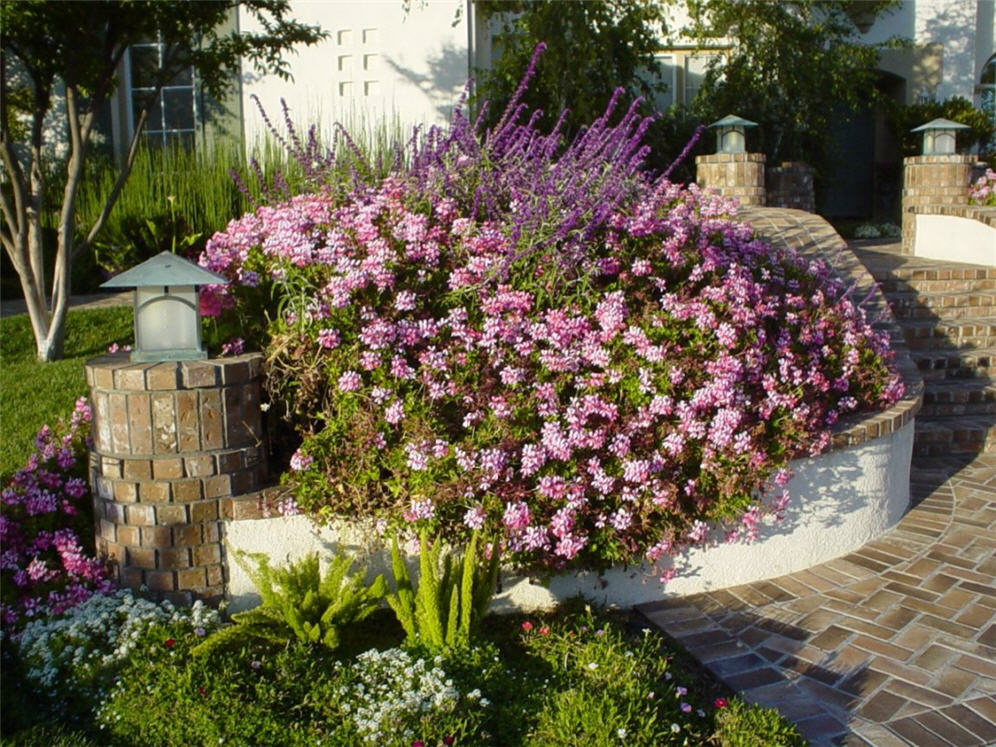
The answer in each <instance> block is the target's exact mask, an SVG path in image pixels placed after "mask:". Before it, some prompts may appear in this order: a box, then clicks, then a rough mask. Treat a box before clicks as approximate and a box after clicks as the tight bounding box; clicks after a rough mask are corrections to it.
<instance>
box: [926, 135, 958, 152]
mask: <svg viewBox="0 0 996 747" xmlns="http://www.w3.org/2000/svg"><path fill="white" fill-rule="evenodd" d="M927 142H928V147H929V150H928V151H927V152H928V153H933V154H935V155H938V156H949V155H951V154H953V153H954V152H955V134H954V133H953V132H949V131H946V130H941V131H940V132H935V133H933V137H931V136H930V134H928V136H927Z"/></svg>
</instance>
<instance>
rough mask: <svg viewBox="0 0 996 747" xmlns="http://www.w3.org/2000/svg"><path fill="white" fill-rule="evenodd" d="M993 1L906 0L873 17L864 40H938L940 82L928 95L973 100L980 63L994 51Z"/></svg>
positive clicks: (922, 43)
mask: <svg viewBox="0 0 996 747" xmlns="http://www.w3.org/2000/svg"><path fill="white" fill-rule="evenodd" d="M994 4H996V3H994V0H929V1H924V0H904V1H903V2H902V3H901V4H900V5H899V6H898V7H897V8H896V9H895V10H894V11H893V12H891V13H886V14H883V15H881V16H880V17H879V18H878V19H876V21H875V23H874V24H873V25H872V27H871V28H870V29H869V30H868V31H867V32H866V33H865V34H864V35H863V36H862V40H863V41H865V42H867V43H870V44H880V43H882V42H885V41H887V40H889V39H891V38H894V37H903V38H907V39H911V40H912V41H913V43H914V45H916V46H917V47H925V46H927V45H930V44H940V45H941V50H942V51H941V55H942V61H941V71H940V73H941V78H940V84H939V85H938V86H937V89H936V90H935V91H932V92H928V93H932V94H933V96H934V97H935V98H937V99H938V100H943V99H946V98H949V97H951V96H962V97H964V98H966V99H968V100H969V101H973V100H975V86H976V84H978V82H979V75H981V73H982V67H983V65H984V64H985V62H986V60H987V59H988V58H989V56H990V55H992V54H993V53H994V52H996V48H994V47H993V39H994V37H996V14H994Z"/></svg>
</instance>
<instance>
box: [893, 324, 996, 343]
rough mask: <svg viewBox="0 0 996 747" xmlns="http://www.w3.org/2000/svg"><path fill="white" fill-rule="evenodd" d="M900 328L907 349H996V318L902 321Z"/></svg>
mask: <svg viewBox="0 0 996 747" xmlns="http://www.w3.org/2000/svg"><path fill="white" fill-rule="evenodd" d="M900 327H901V328H902V331H903V337H904V338H906V344H907V345H908V346H909V348H910V350H938V349H943V348H950V347H954V348H958V349H963V348H988V347H996V317H980V318H978V319H961V320H954V321H946V320H934V319H928V320H921V321H910V320H905V321H903V322H901V323H900Z"/></svg>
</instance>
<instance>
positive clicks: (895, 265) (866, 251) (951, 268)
mask: <svg viewBox="0 0 996 747" xmlns="http://www.w3.org/2000/svg"><path fill="white" fill-rule="evenodd" d="M852 249H853V250H854V253H855V254H856V255H857V256H858V258H859V259H860V260H861V262H862V264H864V266H865V267H867V268H868V271H869V272H870V273H871V274H872V277H874V278H875V279H876V280H878V281H879V282H882V281H885V280H907V281H910V280H912V281H944V280H985V279H993V278H996V267H990V266H988V265H976V264H970V263H967V262H952V261H949V260H939V259H927V258H925V257H913V256H910V255H908V254H897V253H894V252H888V251H875V250H874V249H870V248H867V247H861V246H852Z"/></svg>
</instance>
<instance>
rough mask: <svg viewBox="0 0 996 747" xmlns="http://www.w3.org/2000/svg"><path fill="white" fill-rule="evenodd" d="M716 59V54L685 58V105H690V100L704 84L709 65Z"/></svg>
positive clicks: (698, 54)
mask: <svg viewBox="0 0 996 747" xmlns="http://www.w3.org/2000/svg"><path fill="white" fill-rule="evenodd" d="M718 57H719V55H718V54H715V53H708V52H706V53H697V54H690V55H688V56H687V57H686V58H685V100H684V103H685V104H690V103H692V99H694V98H695V95H696V94H697V93H698V92H699V89H700V88H702V84H703V83H704V82H705V77H706V73H707V72H709V65H711V64H712V61H713V60H715V59H717V58H718Z"/></svg>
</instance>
